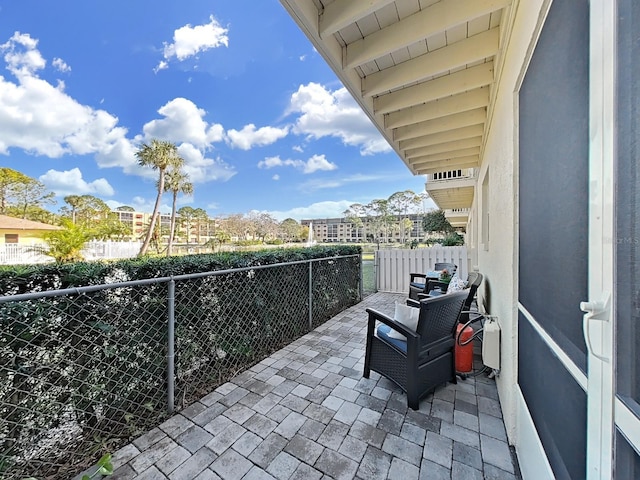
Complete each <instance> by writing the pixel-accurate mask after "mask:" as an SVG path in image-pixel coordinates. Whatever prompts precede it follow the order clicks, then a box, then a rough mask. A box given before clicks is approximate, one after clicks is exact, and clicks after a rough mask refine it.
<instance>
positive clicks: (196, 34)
mask: <svg viewBox="0 0 640 480" xmlns="http://www.w3.org/2000/svg"><path fill="white" fill-rule="evenodd" d="M209 20H210V21H209V23H206V24H204V25H196V26H195V27H192V26H191V25H190V24H187V25H185V26H184V27H180V28H178V29H177V30H175V31H174V32H173V43H167V42H165V43H164V60H161V61H160V63H159V64H158V66H157V67H156V68H155V70H156V71H158V70H163V69H165V68H167V67H168V62H169V60H171V59H172V58H176V59H177V60H178V61H180V62H181V61H183V60H185V59H187V58H189V57H193V56H195V55H197V54H198V53H200V52H204V51H206V50H209V49H211V48H217V47H220V46H222V45H224V46H225V47H228V46H229V36H228V35H227V34H228V33H229V29H228V28H224V27H222V25H220V23H218V21H217V20H216V19H215V18H214V17H213V15H211V16H210V17H209Z"/></svg>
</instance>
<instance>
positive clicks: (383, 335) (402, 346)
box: [378, 325, 407, 353]
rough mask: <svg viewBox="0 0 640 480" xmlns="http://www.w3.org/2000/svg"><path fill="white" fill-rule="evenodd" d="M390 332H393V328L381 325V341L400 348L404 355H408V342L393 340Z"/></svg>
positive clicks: (379, 336)
mask: <svg viewBox="0 0 640 480" xmlns="http://www.w3.org/2000/svg"><path fill="white" fill-rule="evenodd" d="M389 332H391V327H389V326H388V325H379V326H378V338H379V339H380V340H383V341H385V342H386V343H389V344H391V345H394V346H395V347H398V348H399V349H400V350H401V351H403V352H404V353H407V341H406V340H398V339H397V338H391V337H390V336H389Z"/></svg>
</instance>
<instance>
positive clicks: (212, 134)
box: [142, 97, 224, 148]
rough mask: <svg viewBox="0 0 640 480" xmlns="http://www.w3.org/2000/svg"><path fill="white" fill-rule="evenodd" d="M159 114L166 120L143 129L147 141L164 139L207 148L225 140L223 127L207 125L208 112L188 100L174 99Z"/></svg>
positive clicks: (147, 125) (147, 124) (157, 121)
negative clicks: (205, 118) (206, 116)
mask: <svg viewBox="0 0 640 480" xmlns="http://www.w3.org/2000/svg"><path fill="white" fill-rule="evenodd" d="M158 113H159V114H160V115H162V116H163V117H164V118H161V119H158V120H151V121H150V122H148V123H146V124H145V125H144V127H142V130H143V132H144V135H145V137H146V139H151V138H162V139H164V140H168V141H170V142H175V143H183V142H187V143H191V144H193V145H195V146H196V147H199V148H205V147H208V146H210V144H211V143H213V142H219V141H221V140H222V139H223V138H224V128H223V127H222V125H220V124H217V123H216V124H214V123H211V124H209V123H207V122H206V121H205V120H204V119H203V117H204V115H205V114H206V112H205V111H204V110H203V109H201V108H198V107H197V106H196V104H195V103H193V102H192V101H191V100H187V99H186V98H182V97H178V98H174V99H173V100H171V101H169V102H167V103H166V104H165V105H164V106H162V107H160V109H159V110H158Z"/></svg>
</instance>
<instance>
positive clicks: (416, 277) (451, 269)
mask: <svg viewBox="0 0 640 480" xmlns="http://www.w3.org/2000/svg"><path fill="white" fill-rule="evenodd" d="M434 269H435V271H437V272H441V271H442V270H446V271H447V272H448V273H449V275H451V276H452V277H453V275H454V274H455V273H456V271H457V270H458V266H457V265H455V264H453V263H436V264H435V265H434ZM430 280H437V278H429V277H428V276H427V274H426V273H410V274H409V298H411V299H413V300H418V294H420V293H429V290H428V288H429V281H430Z"/></svg>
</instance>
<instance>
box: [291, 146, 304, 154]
mask: <svg viewBox="0 0 640 480" xmlns="http://www.w3.org/2000/svg"><path fill="white" fill-rule="evenodd" d="M291 149H292V150H293V151H294V152H298V153H302V152H304V149H303V148H302V147H301V146H300V145H294V146H293V147H291Z"/></svg>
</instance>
